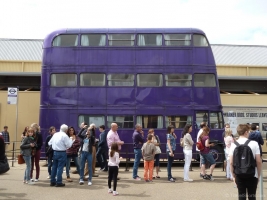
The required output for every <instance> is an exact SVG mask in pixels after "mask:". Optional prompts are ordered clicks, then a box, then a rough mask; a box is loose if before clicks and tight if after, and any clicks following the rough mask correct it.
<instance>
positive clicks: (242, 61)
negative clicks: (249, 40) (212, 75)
mask: <svg viewBox="0 0 267 200" xmlns="http://www.w3.org/2000/svg"><path fill="white" fill-rule="evenodd" d="M211 48H212V51H213V54H214V57H215V62H216V65H243V66H244V65H245V66H248V65H257V66H267V46H251V45H225V44H212V45H211Z"/></svg>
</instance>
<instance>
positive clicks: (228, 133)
mask: <svg viewBox="0 0 267 200" xmlns="http://www.w3.org/2000/svg"><path fill="white" fill-rule="evenodd" d="M232 133H233V132H232V130H231V129H230V128H226V129H225V135H224V143H225V158H226V161H227V165H226V177H227V179H229V180H233V176H232V173H231V170H230V156H229V152H230V147H231V144H232V143H233V142H234V138H233V136H232V135H233V134H232Z"/></svg>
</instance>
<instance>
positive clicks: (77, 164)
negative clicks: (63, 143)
mask: <svg viewBox="0 0 267 200" xmlns="http://www.w3.org/2000/svg"><path fill="white" fill-rule="evenodd" d="M71 159H73V161H74V164H75V166H76V169H77V172H78V173H79V174H80V164H79V162H78V156H73V157H67V162H66V175H67V176H70V161H71Z"/></svg>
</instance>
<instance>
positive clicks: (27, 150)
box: [20, 137, 33, 156]
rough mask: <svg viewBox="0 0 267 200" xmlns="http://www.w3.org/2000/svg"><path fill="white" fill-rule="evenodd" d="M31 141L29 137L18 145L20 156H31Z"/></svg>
mask: <svg viewBox="0 0 267 200" xmlns="http://www.w3.org/2000/svg"><path fill="white" fill-rule="evenodd" d="M31 143H33V141H31V139H30V138H29V137H25V138H24V139H23V140H22V142H21V145H20V150H21V154H22V155H24V156H31V155H32V148H31V145H30V144H31Z"/></svg>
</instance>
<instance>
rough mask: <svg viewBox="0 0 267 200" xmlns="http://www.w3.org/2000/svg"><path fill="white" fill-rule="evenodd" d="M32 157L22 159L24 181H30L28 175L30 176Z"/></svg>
mask: <svg viewBox="0 0 267 200" xmlns="http://www.w3.org/2000/svg"><path fill="white" fill-rule="evenodd" d="M31 158H32V157H31V156H23V159H24V161H25V163H26V169H25V173H24V180H25V181H30V180H31V178H30V174H31V166H32V159H31Z"/></svg>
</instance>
